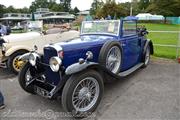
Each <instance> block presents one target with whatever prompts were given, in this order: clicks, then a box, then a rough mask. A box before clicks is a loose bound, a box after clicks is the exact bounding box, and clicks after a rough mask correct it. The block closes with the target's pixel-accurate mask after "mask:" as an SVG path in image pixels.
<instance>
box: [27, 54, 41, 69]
mask: <svg viewBox="0 0 180 120" xmlns="http://www.w3.org/2000/svg"><path fill="white" fill-rule="evenodd" d="M38 57H39V55H38V54H37V53H31V54H30V55H29V63H30V64H31V65H32V66H35V65H36V60H37V58H38Z"/></svg>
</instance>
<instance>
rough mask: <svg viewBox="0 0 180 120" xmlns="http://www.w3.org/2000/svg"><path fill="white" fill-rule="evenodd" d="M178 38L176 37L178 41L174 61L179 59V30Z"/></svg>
mask: <svg viewBox="0 0 180 120" xmlns="http://www.w3.org/2000/svg"><path fill="white" fill-rule="evenodd" d="M178 33H179V36H178V40H177V47H176V59H178V57H179V48H180V28H179V32H178Z"/></svg>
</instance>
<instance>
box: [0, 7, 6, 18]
mask: <svg viewBox="0 0 180 120" xmlns="http://www.w3.org/2000/svg"><path fill="white" fill-rule="evenodd" d="M4 13H6V7H5V6H4V5H1V4H0V18H1V17H3V14H4Z"/></svg>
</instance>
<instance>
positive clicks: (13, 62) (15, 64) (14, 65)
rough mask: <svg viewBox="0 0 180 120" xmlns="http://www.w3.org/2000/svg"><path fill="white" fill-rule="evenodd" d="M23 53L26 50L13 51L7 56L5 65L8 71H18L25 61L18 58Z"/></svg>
mask: <svg viewBox="0 0 180 120" xmlns="http://www.w3.org/2000/svg"><path fill="white" fill-rule="evenodd" d="M25 53H26V51H18V52H15V53H13V54H12V55H11V56H10V57H9V59H8V62H7V63H8V64H7V65H8V68H9V70H10V71H12V72H13V73H15V74H18V73H19V72H20V70H21V68H22V67H23V65H24V64H25V63H26V62H25V61H23V60H19V59H18V58H19V57H20V56H21V55H23V54H25Z"/></svg>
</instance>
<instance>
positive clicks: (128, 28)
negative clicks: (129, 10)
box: [123, 21, 137, 36]
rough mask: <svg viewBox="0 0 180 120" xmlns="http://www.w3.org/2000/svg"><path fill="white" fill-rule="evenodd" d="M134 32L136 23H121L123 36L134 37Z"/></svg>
mask: <svg viewBox="0 0 180 120" xmlns="http://www.w3.org/2000/svg"><path fill="white" fill-rule="evenodd" d="M136 32H137V30H136V21H124V22H123V36H129V35H135V34H136Z"/></svg>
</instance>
